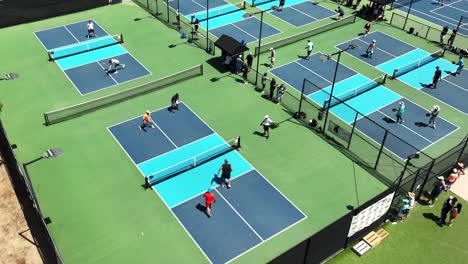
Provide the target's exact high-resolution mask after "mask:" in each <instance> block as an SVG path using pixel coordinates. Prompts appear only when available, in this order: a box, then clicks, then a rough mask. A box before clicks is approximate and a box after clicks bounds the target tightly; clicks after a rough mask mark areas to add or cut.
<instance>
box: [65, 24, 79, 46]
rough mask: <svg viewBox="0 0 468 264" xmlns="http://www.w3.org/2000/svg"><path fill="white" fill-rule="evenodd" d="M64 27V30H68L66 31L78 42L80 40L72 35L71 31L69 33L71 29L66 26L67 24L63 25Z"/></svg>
mask: <svg viewBox="0 0 468 264" xmlns="http://www.w3.org/2000/svg"><path fill="white" fill-rule="evenodd" d="M63 27H64V28H65V30H67V31H68V33H70V35H71V36H72V37H73V38H74V39H75V40H76V41H77V42H78V43H80V41H79V40H78V39H77V38H76V37H75V35H73V33H71V31H70V30H69V29H68V28H67V26H63Z"/></svg>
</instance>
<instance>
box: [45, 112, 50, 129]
mask: <svg viewBox="0 0 468 264" xmlns="http://www.w3.org/2000/svg"><path fill="white" fill-rule="evenodd" d="M44 121H45V125H46V126H49V125H50V123H49V117H48V116H47V113H44Z"/></svg>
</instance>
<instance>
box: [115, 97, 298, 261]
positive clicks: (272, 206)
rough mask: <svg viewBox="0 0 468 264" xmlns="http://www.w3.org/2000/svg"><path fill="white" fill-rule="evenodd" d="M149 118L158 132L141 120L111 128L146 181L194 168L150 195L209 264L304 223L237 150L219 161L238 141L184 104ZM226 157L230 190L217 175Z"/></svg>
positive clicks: (238, 254) (296, 209)
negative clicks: (208, 202)
mask: <svg viewBox="0 0 468 264" xmlns="http://www.w3.org/2000/svg"><path fill="white" fill-rule="evenodd" d="M152 118H153V120H154V121H155V124H156V126H155V127H154V128H145V129H144V130H140V128H139V125H140V124H141V117H135V118H132V119H130V120H126V121H123V122H121V123H119V124H116V125H113V126H111V127H109V128H108V130H109V131H110V133H111V134H112V136H113V137H114V138H115V139H116V141H117V143H118V144H119V146H120V147H121V148H122V150H123V151H124V152H125V153H126V154H127V155H128V157H129V158H130V159H131V160H132V162H133V163H134V164H135V166H136V167H137V168H138V170H139V171H140V172H141V174H142V175H143V176H145V177H150V176H151V177H155V178H163V177H164V176H165V175H168V174H171V173H174V172H177V171H178V170H180V169H181V168H184V167H190V169H188V170H184V171H183V172H182V173H180V174H178V175H176V176H174V177H172V178H169V179H166V180H164V181H161V182H160V183H157V184H156V185H154V186H153V190H154V191H155V192H156V193H157V195H158V196H159V197H160V198H161V199H162V201H163V202H164V203H165V204H166V206H167V207H168V209H170V210H171V212H172V213H173V214H174V216H175V217H176V218H177V219H178V221H179V222H180V223H181V225H182V227H183V228H184V229H185V230H186V231H187V233H188V234H189V236H190V237H191V238H192V239H193V240H194V242H195V243H196V245H197V246H198V247H199V248H200V249H201V250H202V251H203V253H204V255H205V256H206V257H207V258H208V260H209V261H210V262H211V263H226V262H229V261H231V260H233V259H235V258H237V257H238V256H240V255H241V254H244V253H245V252H247V251H249V250H251V249H253V248H254V247H256V246H258V245H260V244H262V243H263V242H265V241H267V240H269V239H271V238H272V237H274V236H275V235H277V234H279V233H280V232H283V231H285V230H287V229H289V228H291V227H292V226H294V225H295V224H296V223H298V222H300V221H302V220H303V219H305V218H306V216H305V215H304V214H303V213H302V212H301V211H300V210H299V209H298V208H297V207H296V206H295V205H294V204H293V203H292V202H291V201H289V200H288V199H287V198H286V197H285V196H284V195H283V194H282V193H281V192H280V191H279V190H278V189H276V188H275V187H274V186H273V185H272V184H271V183H269V182H268V180H267V179H266V178H265V177H263V176H262V175H261V174H260V172H258V171H257V170H256V169H255V168H254V167H253V166H252V165H251V164H250V163H249V162H248V161H247V160H246V159H244V158H243V157H242V156H241V155H240V153H239V152H238V151H237V150H231V151H228V152H222V154H221V155H215V154H216V153H217V152H218V150H220V149H221V150H222V149H223V148H229V147H230V143H231V142H234V141H229V142H226V141H225V140H224V139H223V138H222V137H220V136H219V135H218V134H217V133H216V132H214V131H213V130H212V129H211V128H210V127H209V126H208V125H207V124H206V123H205V122H204V121H203V120H201V119H200V118H199V117H198V116H197V115H196V114H195V113H194V112H193V111H191V109H190V108H189V107H188V106H187V105H186V104H184V103H181V104H180V105H179V110H178V111H170V109H168V108H163V109H159V110H156V111H153V112H152ZM235 140H239V139H235ZM209 156H213V158H212V159H208V157H209ZM205 158H206V160H207V161H206V162H204V163H202V164H201V165H198V166H191V165H190V164H192V163H194V162H195V163H196V162H200V160H202V159H205ZM225 159H227V160H228V161H229V163H230V164H231V165H232V168H233V171H232V174H231V179H232V187H231V188H229V189H227V188H221V186H220V183H221V179H220V178H219V177H218V176H216V173H217V172H218V170H219V168H220V166H221V164H223V162H224V160H225ZM208 188H212V192H213V193H214V194H215V196H216V203H215V204H214V205H213V207H212V217H211V218H208V217H207V215H206V214H205V208H204V198H203V196H202V195H203V193H204V192H205V191H206V190H207V189H208ZM223 245H225V246H223Z"/></svg>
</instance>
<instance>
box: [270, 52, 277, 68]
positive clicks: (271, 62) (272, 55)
mask: <svg viewBox="0 0 468 264" xmlns="http://www.w3.org/2000/svg"><path fill="white" fill-rule="evenodd" d="M275 56H276V51H275V49H274V48H270V67H271V68H273V66H274V65H275Z"/></svg>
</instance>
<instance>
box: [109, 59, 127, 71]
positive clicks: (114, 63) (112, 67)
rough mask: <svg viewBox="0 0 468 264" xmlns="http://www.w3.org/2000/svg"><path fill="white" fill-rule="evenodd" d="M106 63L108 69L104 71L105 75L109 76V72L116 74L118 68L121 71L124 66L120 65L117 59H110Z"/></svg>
mask: <svg viewBox="0 0 468 264" xmlns="http://www.w3.org/2000/svg"><path fill="white" fill-rule="evenodd" d="M108 62H109V68H108V69H107V70H106V73H107V74H109V73H110V72H114V73H117V72H118V69H119V67H122V68H121V69H123V68H125V64H120V61H119V60H118V59H110V60H109V61H108Z"/></svg>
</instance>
